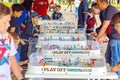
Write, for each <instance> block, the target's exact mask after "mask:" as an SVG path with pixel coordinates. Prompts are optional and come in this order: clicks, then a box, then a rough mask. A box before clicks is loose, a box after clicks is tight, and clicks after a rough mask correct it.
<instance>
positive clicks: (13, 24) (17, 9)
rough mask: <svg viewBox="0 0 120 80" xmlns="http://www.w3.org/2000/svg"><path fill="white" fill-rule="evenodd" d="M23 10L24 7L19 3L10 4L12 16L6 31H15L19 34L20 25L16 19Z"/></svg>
mask: <svg viewBox="0 0 120 80" xmlns="http://www.w3.org/2000/svg"><path fill="white" fill-rule="evenodd" d="M23 10H24V7H23V6H22V5H21V4H13V5H12V12H13V13H12V17H11V20H10V27H9V28H8V32H15V33H17V34H18V35H20V27H19V26H18V20H17V18H19V17H20V16H21V15H22V11H23Z"/></svg>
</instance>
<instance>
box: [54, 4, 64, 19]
mask: <svg viewBox="0 0 120 80" xmlns="http://www.w3.org/2000/svg"><path fill="white" fill-rule="evenodd" d="M60 9H61V6H60V5H57V6H56V7H55V11H54V12H53V14H52V19H53V20H62V18H63V17H62V13H61V12H60Z"/></svg>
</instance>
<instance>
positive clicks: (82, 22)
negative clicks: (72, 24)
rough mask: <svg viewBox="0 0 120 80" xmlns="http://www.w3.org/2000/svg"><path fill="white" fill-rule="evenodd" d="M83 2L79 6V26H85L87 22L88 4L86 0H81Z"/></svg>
mask: <svg viewBox="0 0 120 80" xmlns="http://www.w3.org/2000/svg"><path fill="white" fill-rule="evenodd" d="M80 1H81V3H80V5H79V8H78V28H85V23H86V19H87V14H86V13H85V12H87V10H88V4H87V1H86V0H80Z"/></svg>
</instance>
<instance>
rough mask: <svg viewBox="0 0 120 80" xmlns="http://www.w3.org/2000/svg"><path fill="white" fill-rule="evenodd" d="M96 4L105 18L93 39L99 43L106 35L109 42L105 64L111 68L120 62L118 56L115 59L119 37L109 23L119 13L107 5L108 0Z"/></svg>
mask: <svg viewBox="0 0 120 80" xmlns="http://www.w3.org/2000/svg"><path fill="white" fill-rule="evenodd" d="M97 4H98V7H99V9H100V10H105V17H104V21H103V24H102V27H101V29H100V32H99V33H98V35H97V37H96V38H95V39H96V40H97V41H98V42H101V41H103V39H104V38H102V37H103V36H104V35H106V33H107V35H108V38H109V41H108V45H107V50H106V53H105V58H106V62H107V63H109V64H110V65H111V66H115V65H116V64H117V62H118V61H120V58H119V56H117V57H116V54H119V53H118V51H119V48H117V47H118V46H120V45H118V44H117V43H118V40H120V36H119V34H118V33H117V32H116V30H115V29H114V25H113V24H111V22H112V17H113V15H114V14H116V13H117V12H119V11H118V10H117V9H116V8H115V7H113V6H111V5H109V2H108V0H97ZM116 46H117V47H116ZM117 74H118V75H120V71H118V72H117Z"/></svg>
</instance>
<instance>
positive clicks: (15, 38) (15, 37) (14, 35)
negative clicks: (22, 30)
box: [9, 32, 20, 40]
mask: <svg viewBox="0 0 120 80" xmlns="http://www.w3.org/2000/svg"><path fill="white" fill-rule="evenodd" d="M9 34H11V36H12V37H13V39H14V40H19V39H20V38H19V35H18V34H17V33H15V32H9Z"/></svg>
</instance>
